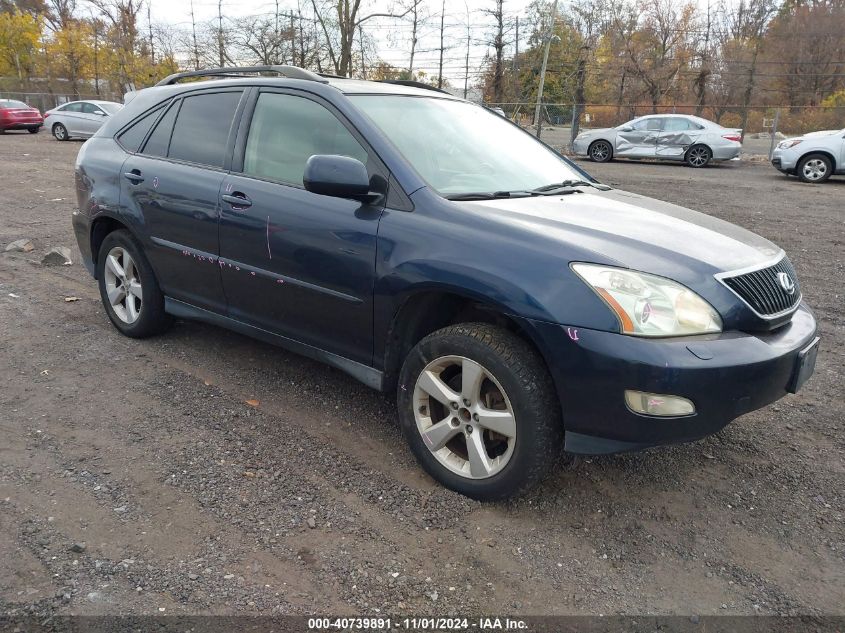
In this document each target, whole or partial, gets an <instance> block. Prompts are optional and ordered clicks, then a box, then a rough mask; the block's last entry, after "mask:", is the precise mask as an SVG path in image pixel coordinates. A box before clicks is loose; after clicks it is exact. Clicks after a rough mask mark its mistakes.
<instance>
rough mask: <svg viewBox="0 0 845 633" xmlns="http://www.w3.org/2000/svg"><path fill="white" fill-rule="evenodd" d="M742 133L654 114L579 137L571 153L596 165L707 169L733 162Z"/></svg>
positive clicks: (692, 119) (690, 118)
mask: <svg viewBox="0 0 845 633" xmlns="http://www.w3.org/2000/svg"><path fill="white" fill-rule="evenodd" d="M741 140H742V130H735V129H730V128H724V127H722V126H721V125H719V124H718V123H714V122H713V121H708V120H707V119H702V118H701V117H697V116H692V115H687V114H651V115H648V116H642V117H638V118H636V119H632V120H631V121H628V122H627V123H623V124H622V125H618V126H616V127H611V128H606V129H602V130H589V131H588V132H584V133H582V134H579V135H578V138H576V139H575V142H574V143H573V144H572V149H573V151H574V152H575V154H576V155H578V156H586V157H588V158H590V159H591V160H593V161H595V162H597V163H604V162H607V161H609V160H612V159H614V158H655V159H658V160H674V161H683V162H685V163H686V164H687V165H689V166H690V167H705V166H706V165H708V164H709V163H710V161H721V160H731V159H734V158H736V157H737V156H739V152H740V150H741V149H742V142H741Z"/></svg>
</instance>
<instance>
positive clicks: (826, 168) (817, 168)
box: [795, 154, 833, 183]
mask: <svg viewBox="0 0 845 633" xmlns="http://www.w3.org/2000/svg"><path fill="white" fill-rule="evenodd" d="M832 171H833V165H832V164H831V162H830V159H829V158H828V157H827V156H825V155H824V154H810V155H809V156H805V157H804V158H802V159H801V161H800V162H799V163H798V167H796V169H795V174H796V175H797V176H798V178H800V179H801V181H802V182H811V183H817V182H824V181H825V180H827V179H828V178H830V174H831V172H832Z"/></svg>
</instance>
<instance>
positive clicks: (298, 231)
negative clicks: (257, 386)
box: [220, 89, 387, 364]
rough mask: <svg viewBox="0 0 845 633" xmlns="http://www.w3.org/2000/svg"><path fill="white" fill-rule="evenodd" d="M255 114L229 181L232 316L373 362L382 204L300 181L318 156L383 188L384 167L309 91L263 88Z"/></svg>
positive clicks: (225, 259)
mask: <svg viewBox="0 0 845 633" xmlns="http://www.w3.org/2000/svg"><path fill="white" fill-rule="evenodd" d="M251 108H252V109H254V111H253V112H252V113H251V115H249V114H248V115H247V116H245V118H244V121H243V123H242V124H241V128H242V132H241V133H240V134H239V137H238V143H237V145H236V147H238V148H240V149H238V150H236V154H235V161H234V164H233V167H232V173H231V174H230V175H229V176H227V177H226V179H225V182H224V185H223V203H222V209H221V222H220V262H221V264H222V267H221V272H222V275H223V287H224V290H225V292H226V297H227V299H228V302H229V314H230V315H231V316H232V317H233V318H236V319H238V320H240V321H244V322H247V323H250V324H252V325H256V326H258V327H261V328H262V329H265V330H268V331H270V332H273V333H275V334H280V335H282V336H286V337H288V338H291V339H294V340H297V341H299V342H302V343H306V344H308V345H311V346H313V347H317V348H319V349H323V350H327V351H329V352H332V353H333V354H337V355H340V356H343V357H345V358H348V359H351V360H354V361H357V362H360V363H364V364H370V363H371V361H372V349H373V340H372V333H373V327H372V319H373V297H372V294H373V282H374V276H375V259H376V241H377V232H378V221H379V218H380V217H381V214H382V211H383V208H384V202H383V201H381V202H378V203H377V204H366V203H361V202H356V201H355V200H349V199H343V198H334V197H330V196H321V195H317V194H314V193H311V192H309V191H306V190H305V188H304V187H303V183H302V176H303V172H304V169H305V163H306V161H307V160H308V159H309V158H310V157H311V156H313V155H315V154H337V155H344V156H350V157H352V158H356V159H358V160H360V161H361V162H363V163H364V164H366V165H367V168H368V171H369V173H370V181H371V183H386V181H387V177H386V170H384V168H383V166H382V165H381V163H380V162H379V161H378V159H377V157H376V156H375V154H374V153H373V152H371V151H370V150H369V149H368V148H367V146H366V143H365V142H364V140H363V139H362V138H361V137H360V135H358V133H357V132H356V131H355V130H354V128H352V126H351V125H349V124H348V122H347V121H345V119H344V118H343V117H342V116H341V115H340V114H339V113H338V112H337V111H336V110H334V109H333V108H332V106H331V105H330V104H328V103H326V102H323V101H321V100H319V99H318V98H316V97H314V96H312V95H309V94H308V93H304V92H299V91H292V90H281V89H264V90H262V91H261V92H260V93H258V94H257V97H256V100H255V103H254V105H253V106H251ZM372 188H373V189H374V190H378V189H379V185H378V184H375V185H373V186H372Z"/></svg>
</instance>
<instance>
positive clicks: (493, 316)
mask: <svg viewBox="0 0 845 633" xmlns="http://www.w3.org/2000/svg"><path fill="white" fill-rule="evenodd" d="M458 323H489V324H491V325H497V326H499V327H502V328H504V329H506V330H508V331H509V332H512V333H514V334H516V335H517V336H519V337H520V338H522V339H524V340H525V341H526V342H528V344H529V345H531V346H532V347H533V348H534V349H535V350H536V351H537V353H538V354H539V356H540V358H542V359H543V362H544V364H545V363H546V358H545V355H544V354H543V353H542V350H541V348H540V346H539V345H538V343H539V339H538V338H537V337H536V336H535V333H534V332H532V330H531V328H530V327H529V326H528V324H527V322H526V320H524V319H521V318H519V317H516V316H514V315H512V314H510V313H509V312H508V311H507V309H506V308H505V306H503V305H500V304H497V303H496V302H495V301H491V300H490V299H488V298H486V297H477V296H473V295H471V294H469V293H466V292H463V291H461V290H459V289H455V288H451V287H442V288H421V289H418V290H415V291H412V292H410V293H408V294H407V295H406V296H405V297H404V298H403V299H402V300H401V301H400V302H399V304H398V307H397V308H396V309H395V311H394V313H393V318H392V319H391V321H390V326H389V328H388V330H387V337H386V339H387V340H386V343H385V347H384V358H383V362H384V382H383V390H384V391H386V392H390V391H392V390H393V389H395V388H396V385H397V381H398V378H399V372H400V370H401V369H402V364H403V363H404V362H405V358H406V357H407V356H408V353H409V352H410V351H411V349H413V347H414V346H415V345H416V344H417V343H418V342H419V341H420V340H422V339H423V338H425V337H426V336H428V335H429V334H431V333H432V332H436V331H437V330H439V329H441V328H444V327H446V326H448V325H456V324H458ZM546 369H547V370H548V366H547V367H546Z"/></svg>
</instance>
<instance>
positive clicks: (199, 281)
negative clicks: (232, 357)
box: [120, 88, 244, 313]
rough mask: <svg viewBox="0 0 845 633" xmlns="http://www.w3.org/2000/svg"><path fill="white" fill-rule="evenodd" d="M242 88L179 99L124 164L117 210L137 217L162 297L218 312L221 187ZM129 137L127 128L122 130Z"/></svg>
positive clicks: (222, 300)
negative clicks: (139, 219)
mask: <svg viewBox="0 0 845 633" xmlns="http://www.w3.org/2000/svg"><path fill="white" fill-rule="evenodd" d="M243 94H244V91H243V89H242V88H232V89H225V90H216V91H201V92H195V93H190V94H188V95H185V96H184V97H177V98H176V99H174V101H173V102H172V103H171V104H170V105H169V106H168V107H167V109H166V110H164V111H163V112H162V113H160V114H159V118H158V121H157V123H156V124H155V126H154V127H153V129H152V131H151V132H150V133H149V134H148V135H147V137H146V140H145V141H144V142H143V143H142V145H141V146H140V147H141V150H140V152H139V153H136V154H134V155H132V156H130V157H129V158H127V160H126V162H125V163H124V165H123V173H122V175H121V181H122V182H121V185H122V191H121V200H120V202H121V207H123V208H125V209H126V212H128V213H132V214H134V215H136V216H139V217H141V218H142V221H143V223H144V226H143V228H142V231H143V233H144V235H145V237H146V239H147V241H148V243H147V244H145V246H146V253H147V256H148V257H149V259H150V262H151V263H152V265H153V268H154V269H155V271H156V274H157V276H158V279H159V282H160V284H161V287H162V290H163V291H164V293H165V294H166V295H167V296H169V297H171V298H173V299H178V300H180V301H184V302H187V303H190V304H191V305H195V306H198V307H201V308H204V309H207V310H211V311H214V312H218V313H223V312H225V310H226V300H225V297H224V295H223V286H222V283H221V280H220V268H219V263H218V254H219V250H218V236H217V230H218V220H219V217H218V216H219V211H220V188H221V185H222V183H223V179H224V177H225V176H226V170H227V169H228V165H229V158H228V157H229V156H230V155H231V149H230V148H231V143H232V138H233V137H232V136H231V135H232V134H233V132H232V129H233V121H234V120H235V117H236V113H237V111H238V109H239V107H240V104H241V99H242V96H243ZM127 133H128V131H127Z"/></svg>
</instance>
